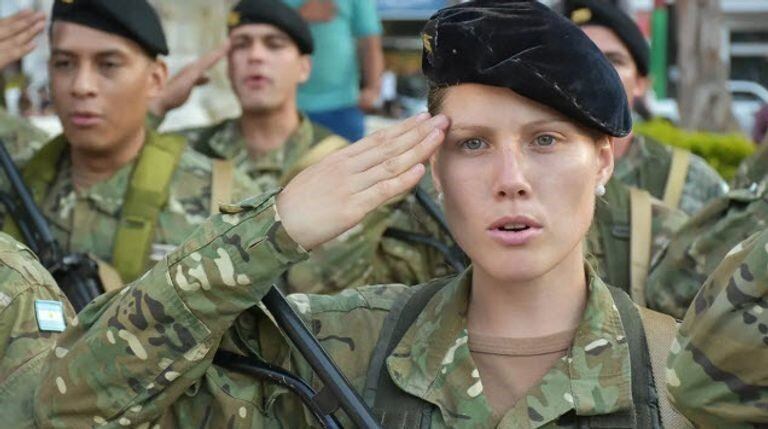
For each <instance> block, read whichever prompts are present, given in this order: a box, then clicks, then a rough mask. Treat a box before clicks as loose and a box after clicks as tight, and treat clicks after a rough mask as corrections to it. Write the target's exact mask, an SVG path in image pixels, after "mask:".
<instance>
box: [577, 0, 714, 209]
mask: <svg viewBox="0 0 768 429" xmlns="http://www.w3.org/2000/svg"><path fill="white" fill-rule="evenodd" d="M565 15H566V16H567V17H569V18H570V19H571V20H572V21H573V22H574V23H575V24H576V25H579V26H580V27H581V29H582V30H584V32H585V33H586V34H587V36H589V38H590V39H592V41H593V42H594V43H595V44H596V45H597V46H598V48H600V50H601V51H603V54H605V56H606V57H607V58H608V60H609V61H611V63H612V64H613V66H614V68H615V69H616V72H617V73H618V74H619V77H620V78H621V81H622V83H623V85H624V90H625V91H626V94H627V100H629V104H630V106H631V105H633V104H634V102H635V100H637V99H639V98H642V97H643V96H645V92H646V90H647V89H648V85H649V82H650V81H649V79H648V70H649V62H650V52H649V49H648V43H647V42H646V41H645V37H644V36H643V34H642V33H641V32H640V29H639V28H638V27H637V24H636V23H635V22H634V21H633V20H632V18H630V17H629V16H627V15H626V14H625V13H624V12H623V11H622V10H621V9H619V8H618V7H616V6H613V5H611V4H610V3H608V2H606V1H602V0H566V2H565ZM615 145H616V152H615V153H616V172H615V173H614V176H615V177H616V178H617V179H619V180H621V181H623V182H624V183H626V184H628V185H630V186H636V187H638V188H641V189H645V190H647V191H648V192H650V193H651V195H653V196H654V197H655V198H658V199H660V200H662V201H664V203H666V204H667V205H669V206H670V207H679V208H680V209H682V210H683V211H684V212H686V213H688V214H689V215H693V214H694V213H696V212H697V211H699V210H700V209H701V208H702V207H704V206H705V205H706V204H707V202H708V201H710V200H712V199H713V198H716V197H719V196H721V195H723V194H724V193H725V192H727V190H728V186H727V184H726V183H725V181H724V180H723V179H722V178H721V177H720V175H719V174H718V173H717V172H716V171H715V170H714V169H713V168H712V167H710V166H709V164H707V162H706V161H705V160H704V159H702V158H701V157H699V156H697V155H694V154H692V153H690V152H688V151H686V150H684V149H680V148H672V147H669V146H667V145H664V144H662V143H659V142H656V141H653V140H652V139H650V138H648V137H645V136H639V135H635V134H630V135H629V136H627V137H624V138H620V139H616V141H615Z"/></svg>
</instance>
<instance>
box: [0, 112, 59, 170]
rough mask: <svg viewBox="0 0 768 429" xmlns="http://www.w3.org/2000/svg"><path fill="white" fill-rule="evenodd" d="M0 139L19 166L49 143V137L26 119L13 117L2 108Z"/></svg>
mask: <svg viewBox="0 0 768 429" xmlns="http://www.w3.org/2000/svg"><path fill="white" fill-rule="evenodd" d="M0 139H2V140H3V141H4V142H5V148H6V149H8V153H10V154H11V158H12V159H13V161H14V162H15V163H16V164H17V165H18V164H23V163H25V162H26V161H28V160H29V159H30V158H32V155H34V153H35V152H36V151H37V150H38V149H40V148H41V147H42V146H43V145H44V144H45V142H47V141H48V135H47V134H45V132H43V130H40V129H38V128H36V127H35V126H34V125H32V124H30V123H29V122H28V121H27V120H26V119H24V118H20V117H18V116H14V115H11V114H10V113H8V112H7V111H6V110H5V109H3V108H2V107H0ZM0 174H2V173H1V172H0Z"/></svg>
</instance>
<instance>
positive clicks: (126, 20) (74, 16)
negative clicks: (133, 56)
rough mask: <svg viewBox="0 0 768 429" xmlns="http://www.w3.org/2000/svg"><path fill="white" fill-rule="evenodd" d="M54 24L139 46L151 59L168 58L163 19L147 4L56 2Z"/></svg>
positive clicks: (141, 0)
mask: <svg viewBox="0 0 768 429" xmlns="http://www.w3.org/2000/svg"><path fill="white" fill-rule="evenodd" d="M51 21H52V22H56V21H66V22H72V23H75V24H80V25H84V26H86V27H91V28H95V29H96V30H100V31H103V32H105V33H111V34H116V35H118V36H122V37H125V38H126V39H130V40H133V41H134V42H136V43H138V44H139V45H140V46H141V47H142V48H143V49H144V50H145V51H146V52H147V54H149V56H151V57H153V58H154V57H156V56H157V55H160V54H162V55H168V45H167V44H166V41H165V33H164V32H163V26H162V25H161V24H160V17H159V16H157V12H155V9H153V8H152V6H150V5H149V3H147V1H146V0H55V2H54V3H53V11H52V12H51Z"/></svg>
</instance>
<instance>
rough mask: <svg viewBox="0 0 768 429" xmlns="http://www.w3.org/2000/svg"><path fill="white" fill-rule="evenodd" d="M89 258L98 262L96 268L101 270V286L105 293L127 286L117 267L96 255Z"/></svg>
mask: <svg viewBox="0 0 768 429" xmlns="http://www.w3.org/2000/svg"><path fill="white" fill-rule="evenodd" d="M88 256H89V257H90V258H91V259H93V260H94V261H95V262H96V266H97V267H98V268H99V280H101V286H102V287H103V288H104V292H111V291H114V290H120V289H122V288H123V286H125V283H123V279H121V278H120V273H118V272H117V270H116V269H115V267H113V266H112V265H109V264H108V263H106V262H104V261H102V260H101V259H99V258H97V257H96V256H94V255H90V254H89V255H88Z"/></svg>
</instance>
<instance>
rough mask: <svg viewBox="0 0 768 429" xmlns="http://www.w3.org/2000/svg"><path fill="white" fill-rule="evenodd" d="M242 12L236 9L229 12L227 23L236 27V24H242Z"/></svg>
mask: <svg viewBox="0 0 768 429" xmlns="http://www.w3.org/2000/svg"><path fill="white" fill-rule="evenodd" d="M240 19H241V18H240V13H239V12H235V11H234V10H233V11H231V12H229V15H228V16H227V25H229V26H230V27H234V26H236V25H239V24H240Z"/></svg>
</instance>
